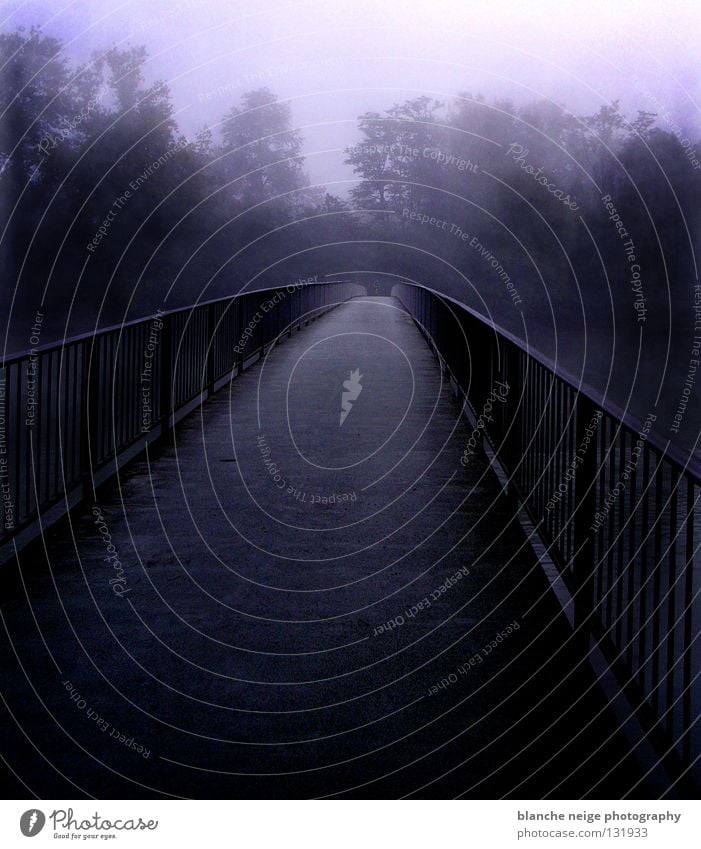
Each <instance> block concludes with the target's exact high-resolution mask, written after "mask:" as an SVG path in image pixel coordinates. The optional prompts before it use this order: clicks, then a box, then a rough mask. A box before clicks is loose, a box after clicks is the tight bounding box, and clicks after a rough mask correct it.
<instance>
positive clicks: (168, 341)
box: [159, 315, 173, 442]
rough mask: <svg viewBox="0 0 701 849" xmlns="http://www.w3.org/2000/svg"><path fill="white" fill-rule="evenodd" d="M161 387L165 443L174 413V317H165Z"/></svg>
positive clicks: (162, 439) (161, 411)
mask: <svg viewBox="0 0 701 849" xmlns="http://www.w3.org/2000/svg"><path fill="white" fill-rule="evenodd" d="M160 356H161V362H160V374H159V379H160V387H159V390H160V392H159V399H160V403H159V407H160V413H161V441H163V442H165V441H166V440H167V439H168V438H169V436H170V430H171V422H170V416H171V413H172V412H173V374H172V371H171V362H172V359H173V316H172V315H165V316H164V317H163V329H162V331H161V344H160Z"/></svg>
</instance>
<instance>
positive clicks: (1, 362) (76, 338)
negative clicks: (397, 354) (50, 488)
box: [0, 280, 353, 368]
mask: <svg viewBox="0 0 701 849" xmlns="http://www.w3.org/2000/svg"><path fill="white" fill-rule="evenodd" d="M350 282H353V281H349V280H314V281H312V282H309V283H304V284H303V285H301V286H300V285H298V284H295V283H280V284H278V285H276V286H266V287H265V288H263V289H246V290H241V291H239V292H234V293H233V294H231V295H224V296H223V297H221V298H211V299H210V300H208V301H197V303H194V304H188V305H187V306H184V307H174V308H173V309H171V310H163V311H161V312H155V313H150V314H148V315H142V316H139V318H132V319H129V321H122V322H120V323H119V324H110V325H108V326H107V327H98V328H96V329H95V330H86V331H85V333H77V334H75V335H73V336H66V337H64V338H63V339H59V340H54V341H53V342H45V343H44V344H43V345H35V346H33V347H32V348H25V349H24V350H23V351H13V352H12V353H11V354H8V356H6V357H3V358H0V368H4V367H5V366H8V365H11V364H12V363H16V362H18V361H19V360H23V359H25V358H26V357H28V356H30V354H35V353H36V354H42V353H46V351H51V350H54V349H56V348H65V347H66V346H67V345H72V344H74V343H76V342H83V341H84V340H85V339H92V338H94V337H97V336H102V335H103V334H105V333H114V331H116V330H121V329H122V328H126V327H134V326H135V325H137V324H145V323H147V322H149V321H154V320H155V319H157V318H161V317H162V316H167V315H176V314H177V313H183V312H188V311H190V310H193V309H195V308H199V307H206V306H209V305H211V304H220V303H223V302H224V301H234V300H236V298H239V297H243V296H244V295H255V294H257V293H259V292H261V293H262V292H276V291H280V290H281V289H287V288H288V287H289V286H295V289H296V290H297V291H301V290H302V289H307V288H309V287H311V286H322V285H324V284H325V283H350ZM290 294H291V293H290Z"/></svg>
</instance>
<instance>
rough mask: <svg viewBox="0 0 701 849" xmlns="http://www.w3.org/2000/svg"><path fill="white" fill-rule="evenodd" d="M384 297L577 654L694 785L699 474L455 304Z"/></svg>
mask: <svg viewBox="0 0 701 849" xmlns="http://www.w3.org/2000/svg"><path fill="white" fill-rule="evenodd" d="M392 294H393V295H394V296H395V297H397V298H398V299H399V300H400V301H401V302H402V304H403V305H404V307H405V308H406V309H407V311H408V312H409V313H410V315H411V316H412V317H413V318H414V320H415V322H416V324H417V326H418V327H419V329H420V330H421V332H422V333H423V335H424V336H425V337H426V339H427V341H428V343H429V345H430V346H431V347H432V349H433V350H434V352H435V353H436V355H437V356H438V357H439V358H440V359H441V361H442V364H443V366H444V367H445V368H447V370H448V372H449V373H450V376H451V377H452V380H453V382H454V385H455V386H456V389H459V390H460V391H461V392H462V394H463V395H464V397H465V400H466V401H467V404H468V408H470V410H471V416H473V417H474V421H475V423H476V424H477V425H478V427H476V429H475V430H474V431H473V434H474V435H475V437H476V441H477V439H479V438H480V437H481V436H484V438H485V439H486V440H487V442H488V444H489V445H490V447H491V449H492V451H493V453H494V455H495V456H496V458H497V460H498V462H499V463H500V465H501V467H502V469H503V470H504V472H505V474H506V477H507V479H508V489H507V491H508V493H509V495H510V497H512V498H513V499H514V504H515V505H519V506H522V507H524V508H525V510H526V511H527V513H528V514H529V516H530V519H531V521H532V522H533V524H534V525H535V527H536V529H537V531H538V533H539V535H540V537H541V539H542V541H543V543H544V544H545V546H546V548H547V551H548V553H549V555H550V557H551V559H552V560H553V562H554V563H555V564H556V566H557V568H558V570H559V573H560V576H561V578H562V580H563V581H564V583H565V586H566V587H567V588H568V589H569V591H570V593H571V596H572V599H573V603H574V624H575V634H579V635H583V636H584V637H585V641H584V643H583V648H584V649H585V651H586V652H588V651H589V649H590V647H591V639H592V638H593V639H594V640H596V644H597V645H598V646H599V648H600V649H601V650H602V651H603V653H604V656H605V657H606V659H607V661H608V662H609V664H610V665H611V668H612V669H613V671H614V674H615V676H616V678H617V680H618V684H619V687H620V688H621V689H622V690H623V692H624V693H625V694H626V696H627V698H628V702H629V704H630V705H631V706H632V708H633V710H634V711H635V714H636V716H637V718H638V719H639V720H640V722H641V724H642V725H643V727H644V728H645V730H646V732H647V733H648V734H649V737H650V740H651V741H652V742H653V744H654V745H655V748H656V750H657V752H658V755H659V756H660V757H662V758H663V762H664V763H665V764H666V766H667V767H668V769H669V771H670V773H671V774H673V775H675V777H676V778H677V779H678V780H679V781H682V782H685V781H689V782H691V783H696V784H698V783H699V755H700V754H701V728H700V727H699V723H698V719H699V716H700V715H701V694H700V687H699V683H700V682H699V675H700V674H701V640H700V639H699V634H700V631H701V628H700V626H701V603H700V599H699V589H700V587H701V554H700V552H699V541H700V540H701V515H700V513H701V511H700V509H699V508H700V505H699V495H700V492H701V489H700V488H701V467H700V466H699V464H698V462H697V461H692V460H690V459H689V457H687V456H685V455H684V454H683V453H682V452H681V451H679V450H678V449H676V448H675V447H674V446H672V445H670V443H669V441H668V440H663V439H661V438H660V437H659V436H658V435H657V433H656V432H655V429H654V423H655V415H654V414H653V413H651V414H650V415H649V416H647V417H646V419H645V420H644V421H639V420H636V419H634V418H633V417H631V416H629V415H628V414H626V413H625V412H624V411H622V410H620V409H618V408H617V407H615V405H613V404H611V403H609V402H608V401H607V400H605V399H604V398H603V397H602V396H601V394H600V393H597V392H596V391H595V390H593V389H592V388H591V387H588V386H585V385H583V384H582V383H581V381H577V380H576V379H575V378H574V377H572V376H571V375H569V374H567V373H566V372H565V371H563V370H562V369H561V368H559V366H557V365H556V364H554V363H552V362H550V361H549V360H548V359H547V358H545V357H542V356H539V355H538V354H537V353H536V352H533V351H532V350H527V349H526V347H525V345H524V344H523V343H522V342H521V341H520V340H519V339H517V338H516V337H514V336H513V335H512V334H510V333H508V332H506V331H504V330H502V329H501V328H499V327H497V326H496V325H494V324H493V323H490V322H489V321H487V320H486V319H485V318H483V317H481V316H479V315H478V314H477V313H474V312H473V311H471V310H470V309H469V308H467V307H466V306H464V305H462V304H460V303H459V302H457V301H455V300H453V299H451V298H448V297H446V296H444V295H440V294H439V293H437V292H435V291H433V290H430V289H428V288H425V287H420V286H416V285H413V284H404V283H402V284H397V285H395V286H394V288H393V290H392ZM490 398H491V399H492V400H491V403H489V401H490ZM487 405H488V409H487ZM486 409H487V414H485V410H486ZM480 416H481V420H480ZM467 450H468V451H469V450H471V449H467ZM464 456H467V457H468V459H469V454H468V455H464Z"/></svg>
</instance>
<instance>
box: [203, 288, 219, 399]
mask: <svg viewBox="0 0 701 849" xmlns="http://www.w3.org/2000/svg"><path fill="white" fill-rule="evenodd" d="M215 307H216V305H215V304H208V305H207V331H206V345H207V364H206V366H205V384H206V387H207V397H209V396H210V395H211V394H212V393H213V392H214V378H215V376H216V375H215V367H216V361H215V357H216V339H215V337H216V326H217V325H216V322H217V316H216V314H215Z"/></svg>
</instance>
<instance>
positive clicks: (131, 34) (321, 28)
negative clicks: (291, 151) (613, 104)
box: [0, 0, 701, 192]
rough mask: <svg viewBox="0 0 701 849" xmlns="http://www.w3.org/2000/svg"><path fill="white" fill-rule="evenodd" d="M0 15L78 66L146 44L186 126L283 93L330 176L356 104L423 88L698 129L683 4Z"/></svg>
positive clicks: (695, 36)
mask: <svg viewBox="0 0 701 849" xmlns="http://www.w3.org/2000/svg"><path fill="white" fill-rule="evenodd" d="M0 20H1V21H2V27H3V29H5V30H12V29H14V28H15V27H16V26H19V25H21V24H23V25H25V26H29V25H31V24H41V25H42V27H43V28H44V30H45V31H46V32H47V33H49V34H51V35H56V36H59V37H61V38H62V39H63V40H64V41H65V42H66V52H67V54H68V55H69V56H70V57H73V58H78V59H81V60H85V59H86V58H87V57H88V56H89V55H90V53H91V52H92V51H93V50H100V49H105V48H107V47H110V46H112V45H121V46H125V45H126V44H144V45H145V46H146V47H147V49H148V51H149V54H150V57H151V58H150V61H149V65H148V69H147V76H148V77H149V78H150V79H156V78H161V79H166V80H167V81H168V82H169V84H170V86H171V90H172V95H173V99H174V103H175V107H176V109H177V110H178V112H179V114H178V121H179V124H180V127H181V129H182V130H183V131H184V132H185V133H187V134H188V135H191V134H193V133H194V132H195V131H196V130H197V129H198V128H199V127H201V126H202V125H203V124H205V123H207V124H209V125H210V126H214V125H216V124H217V122H218V121H219V120H220V118H221V116H222V115H223V114H224V113H225V112H226V111H228V109H229V108H230V107H231V106H232V105H234V104H237V103H238V101H239V99H240V97H241V94H242V93H243V92H244V91H246V90H248V89H252V88H259V87H261V86H267V87H268V88H270V89H271V90H272V91H274V92H275V93H276V94H277V95H278V97H280V98H282V99H290V102H291V105H292V109H293V115H294V118H295V121H296V123H297V125H298V126H300V127H302V128H303V133H304V136H305V139H306V149H305V152H306V154H307V157H308V159H307V167H308V170H309V172H310V173H311V175H312V178H313V179H314V180H319V181H324V182H327V183H329V184H331V183H332V182H333V181H334V180H336V179H340V180H344V179H348V178H349V177H350V172H349V170H348V169H347V168H345V167H343V166H342V165H341V160H342V158H343V155H342V153H341V152H340V149H341V148H343V147H345V146H346V145H348V144H350V143H352V142H353V141H355V140H356V138H357V132H356V129H355V124H356V119H357V116H358V114H360V113H361V112H364V111H366V110H368V109H374V110H378V111H381V110H383V109H385V108H387V107H389V106H391V105H392V104H393V103H394V102H397V101H401V100H404V99H406V98H408V97H415V96H417V95H419V94H424V93H426V94H431V95H433V96H435V97H437V98H438V99H447V98H450V97H451V96H454V95H455V94H457V93H458V92H459V91H470V92H472V93H482V94H484V95H485V96H486V97H487V98H488V99H491V98H493V97H510V98H512V99H513V100H515V101H516V102H517V103H522V102H525V101H528V100H532V99H541V98H548V99H552V100H555V101H558V102H560V103H563V104H564V105H566V106H568V107H569V108H571V109H572V110H573V111H574V112H575V113H576V114H583V113H589V112H593V111H595V110H596V109H597V108H598V106H599V105H600V104H601V103H603V102H606V101H610V100H611V99H613V98H616V97H620V98H621V102H622V104H623V106H624V108H625V109H626V110H627V111H630V112H631V113H633V112H634V111H635V110H636V109H638V108H644V109H648V110H650V111H659V110H660V106H661V105H663V106H664V110H665V114H666V115H668V116H671V117H672V118H673V119H674V120H675V121H676V122H678V123H679V124H681V125H682V126H685V127H688V128H689V129H690V130H691V131H692V132H693V134H694V136H695V137H698V135H701V115H700V111H701V110H700V109H699V105H700V104H701V84H700V82H699V60H698V56H697V44H698V43H699V40H700V37H701V3H698V2H693V0H673V2H665V3H664V4H662V3H660V2H649V0H643V2H631V0H628V2H621V0H606V2H601V0H587V2H581V0H580V2H575V3H572V2H557V1H556V0H531V2H528V3H526V2H521V0H518V2H506V0H488V2H482V0H479V1H478V0H431V2H425V3H418V2H416V0H372V2H370V0H294V2H289V0H261V2H259V3H257V4H256V3H248V2H242V0H172V2H164V0H122V2H120V0H72V2H66V0H30V1H29V2H22V0H11V1H10V2H0ZM660 125H661V126H663V127H664V122H660ZM329 149H330V152H327V153H324V152H323V151H326V150H329ZM330 188H331V189H332V190H333V186H331V185H330ZM337 190H338V191H339V192H342V191H343V185H342V184H339V185H338V187H337Z"/></svg>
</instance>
